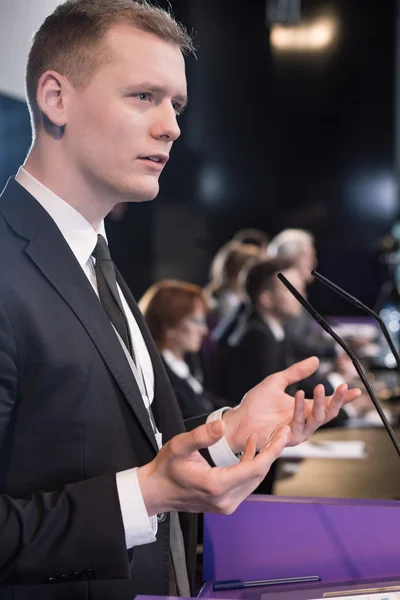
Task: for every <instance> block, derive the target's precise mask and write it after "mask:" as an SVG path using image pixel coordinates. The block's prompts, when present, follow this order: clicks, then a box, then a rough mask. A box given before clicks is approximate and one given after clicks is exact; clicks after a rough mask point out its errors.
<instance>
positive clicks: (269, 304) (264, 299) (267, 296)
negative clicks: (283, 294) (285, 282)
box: [258, 290, 275, 310]
mask: <svg viewBox="0 0 400 600" xmlns="http://www.w3.org/2000/svg"><path fill="white" fill-rule="evenodd" d="M258 302H259V304H260V306H262V307H263V308H265V309H267V310H271V308H273V307H274V304H275V301H274V295H273V293H272V292H270V291H269V290H264V291H263V292H261V294H260V295H259V297H258Z"/></svg>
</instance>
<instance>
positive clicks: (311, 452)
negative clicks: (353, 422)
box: [281, 440, 400, 600]
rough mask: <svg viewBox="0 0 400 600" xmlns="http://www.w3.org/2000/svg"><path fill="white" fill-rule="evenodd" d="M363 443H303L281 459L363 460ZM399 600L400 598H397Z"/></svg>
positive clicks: (286, 452) (290, 448) (288, 449)
mask: <svg viewBox="0 0 400 600" xmlns="http://www.w3.org/2000/svg"><path fill="white" fill-rule="evenodd" d="M365 455H366V452H365V442H363V441H362V440H349V441H345V440H343V441H337V442H303V443H302V444H299V445H298V446H293V447H289V448H285V449H284V450H283V452H282V454H281V457H282V458H353V459H360V458H364V457H365ZM398 600H400V597H399V598H398Z"/></svg>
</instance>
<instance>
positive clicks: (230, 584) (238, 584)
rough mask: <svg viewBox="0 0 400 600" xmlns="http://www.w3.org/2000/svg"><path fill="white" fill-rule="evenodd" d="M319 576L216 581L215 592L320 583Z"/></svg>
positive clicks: (214, 584)
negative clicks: (283, 584) (308, 582)
mask: <svg viewBox="0 0 400 600" xmlns="http://www.w3.org/2000/svg"><path fill="white" fill-rule="evenodd" d="M320 579H321V577H320V576H319V575H307V576H304V577H281V578H280V579H259V580H250V581H242V580H241V579H227V580H223V581H214V583H213V590H214V592H217V591H222V590H241V589H243V588H247V587H257V586H263V585H280V584H281V583H304V582H306V581H319V580H320Z"/></svg>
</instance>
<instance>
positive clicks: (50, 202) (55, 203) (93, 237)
mask: <svg viewBox="0 0 400 600" xmlns="http://www.w3.org/2000/svg"><path fill="white" fill-rule="evenodd" d="M15 179H16V181H17V182H18V183H19V184H20V185H21V186H22V187H24V188H25V189H26V190H27V191H28V192H29V193H30V194H31V195H32V196H33V197H34V198H35V199H36V200H37V201H38V202H39V204H41V206H42V207H43V208H44V209H45V210H46V212H47V213H48V214H49V215H50V217H51V218H52V219H53V221H54V222H55V224H56V225H57V227H58V228H59V230H60V232H61V233H62V235H63V237H64V238H65V241H66V242H67V244H68V245H69V247H70V249H71V251H72V252H73V254H74V256H75V258H76V260H77V261H78V263H79V265H80V267H81V268H82V269H83V271H84V273H85V275H86V277H87V278H88V280H89V281H90V283H91V285H92V287H93V289H94V290H95V292H96V294H97V295H98V290H97V281H96V275H95V271H94V258H93V257H92V252H93V250H94V248H95V247H96V244H97V235H98V234H101V235H102V236H103V237H104V238H105V239H107V237H106V233H105V228H104V222H103V221H102V222H101V224H100V226H99V228H98V230H97V231H95V230H94V229H93V227H92V226H91V225H90V223H88V221H86V219H85V218H84V217H83V216H82V215H81V214H80V213H79V212H78V211H77V210H75V208H73V207H72V206H71V205H70V204H68V203H67V202H65V201H64V200H62V199H61V198H60V197H59V196H57V195H56V194H54V193H53V192H52V191H51V190H49V189H48V188H46V187H45V186H44V185H42V184H41V183H40V181H38V180H37V179H35V178H34V177H33V176H32V175H30V173H28V171H27V170H26V169H24V167H20V169H19V171H18V173H17V175H16V177H15ZM117 285H118V284H117ZM118 292H119V294H120V296H121V302H122V305H123V307H124V311H125V314H126V317H127V320H128V324H129V329H130V332H131V336H132V339H133V341H134V345H135V356H136V358H137V361H138V363H139V364H140V367H141V370H142V372H143V377H144V381H145V385H146V390H147V393H148V401H149V403H150V404H151V403H152V401H153V399H154V371H153V366H152V363H151V359H150V355H149V352H148V350H147V347H146V344H145V341H144V339H143V336H142V334H141V331H140V329H139V326H138V324H137V323H136V321H135V318H134V316H133V314H132V311H131V310H130V308H129V305H128V303H127V301H126V299H125V298H124V295H123V294H122V291H121V289H120V288H119V286H118ZM146 408H148V407H146ZM228 408H229V407H227V409H226V410H228ZM224 410H225V409H220V410H219V411H216V412H215V413H212V414H211V415H210V416H209V417H208V421H213V420H216V419H220V418H221V417H222V414H223V411H224ZM209 451H210V454H211V458H212V460H213V461H214V463H215V464H216V465H219V466H229V465H231V464H235V462H237V459H236V456H235V455H234V454H233V452H232V451H231V449H230V448H229V445H228V443H227V441H226V439H225V438H223V439H222V440H220V441H219V442H217V443H216V444H214V446H212V447H211V448H209ZM116 483H117V490H118V496H119V502H120V506H121V513H122V519H123V524H124V530H125V539H126V546H127V548H132V547H133V546H140V545H142V544H149V543H151V542H154V541H155V540H156V537H155V536H156V533H157V517H156V515H153V516H151V517H149V516H148V514H147V510H146V506H145V504H144V500H143V496H142V492H141V489H140V486H139V481H138V477H137V468H132V469H128V470H126V471H121V472H119V473H117V475H116Z"/></svg>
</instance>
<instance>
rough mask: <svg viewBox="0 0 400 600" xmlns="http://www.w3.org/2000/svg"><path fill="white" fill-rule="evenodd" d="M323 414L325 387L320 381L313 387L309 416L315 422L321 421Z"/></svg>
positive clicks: (323, 417)
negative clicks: (312, 402)
mask: <svg viewBox="0 0 400 600" xmlns="http://www.w3.org/2000/svg"><path fill="white" fill-rule="evenodd" d="M325 416H326V415H325V388H324V386H323V385H322V384H321V383H320V384H319V385H317V387H316V388H315V389H314V404H313V409H312V412H311V417H312V419H314V420H315V421H316V422H317V423H323V422H324V421H325Z"/></svg>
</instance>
